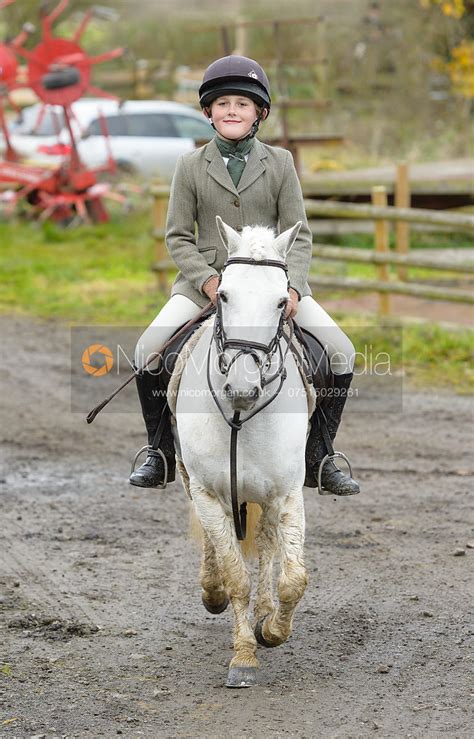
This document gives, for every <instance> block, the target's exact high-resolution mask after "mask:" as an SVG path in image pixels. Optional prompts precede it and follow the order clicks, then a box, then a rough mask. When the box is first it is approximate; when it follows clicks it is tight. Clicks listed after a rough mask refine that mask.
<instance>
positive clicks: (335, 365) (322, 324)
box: [295, 295, 355, 375]
mask: <svg viewBox="0 0 474 739" xmlns="http://www.w3.org/2000/svg"><path fill="white" fill-rule="evenodd" d="M295 320H296V321H297V323H298V324H299V325H300V326H301V328H305V329H306V330H307V331H309V332H310V334H313V336H315V337H316V338H317V339H318V341H320V342H321V344H322V345H323V346H324V348H325V349H326V351H327V353H328V356H329V361H330V364H331V370H332V372H333V374H335V375H346V374H348V373H349V372H352V371H353V369H354V360H355V348H354V345H353V343H352V341H351V340H350V339H349V337H348V336H346V334H345V333H344V331H343V330H342V329H341V328H339V326H338V325H337V323H336V322H335V321H333V320H332V318H331V316H330V315H329V314H328V313H326V311H325V310H324V308H322V307H321V306H320V305H319V303H317V302H316V301H315V300H314V299H313V298H312V297H311V295H306V296H305V297H304V298H301V300H300V302H299V305H298V313H297V314H296V316H295Z"/></svg>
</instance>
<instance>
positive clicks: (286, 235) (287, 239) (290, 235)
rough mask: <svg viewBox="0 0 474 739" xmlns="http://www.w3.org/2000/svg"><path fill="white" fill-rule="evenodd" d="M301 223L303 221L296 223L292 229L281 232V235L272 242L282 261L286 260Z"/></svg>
mask: <svg viewBox="0 0 474 739" xmlns="http://www.w3.org/2000/svg"><path fill="white" fill-rule="evenodd" d="M302 223H303V221H298V223H296V224H295V225H294V226H293V227H292V228H289V229H288V230H287V231H283V233H282V234H280V235H279V236H278V237H277V238H276V239H275V241H274V242H273V244H272V246H273V248H274V249H276V251H277V253H278V254H279V255H280V257H281V258H282V259H286V256H287V254H288V252H289V251H290V249H291V247H292V246H293V244H294V243H295V241H296V237H297V236H298V234H299V232H300V228H301V225H302Z"/></svg>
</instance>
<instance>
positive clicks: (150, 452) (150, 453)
mask: <svg viewBox="0 0 474 739" xmlns="http://www.w3.org/2000/svg"><path fill="white" fill-rule="evenodd" d="M143 452H146V453H147V457H161V459H162V461H163V466H164V479H163V482H162V483H160V484H159V485H156V489H158V490H164V489H165V487H166V486H167V484H168V461H167V459H166V457H165V455H164V454H163V452H162V451H161V449H153V448H152V447H151V446H150V445H149V444H145V446H142V448H141V449H139V450H138V452H137V453H136V454H135V457H134V459H133V462H132V468H131V470H130V474H131V475H133V473H134V472H135V466H136V464H137V459H138V458H139V456H140V455H141V454H143Z"/></svg>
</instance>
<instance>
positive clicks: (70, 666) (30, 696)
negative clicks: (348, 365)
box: [0, 318, 474, 738]
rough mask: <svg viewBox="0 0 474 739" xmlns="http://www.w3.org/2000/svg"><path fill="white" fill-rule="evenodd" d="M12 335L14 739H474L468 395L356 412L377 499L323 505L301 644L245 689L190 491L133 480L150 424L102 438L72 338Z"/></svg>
mask: <svg viewBox="0 0 474 739" xmlns="http://www.w3.org/2000/svg"><path fill="white" fill-rule="evenodd" d="M0 327H1V330H2V368H1V385H2V387H1V392H2V424H1V450H2V470H1V473H0V492H1V498H0V500H1V528H0V537H1V570H0V580H1V598H0V618H1V631H0V640H1V663H2V666H0V688H1V690H2V696H1V698H2V709H1V717H0V736H1V737H8V738H10V737H22V738H23V737H31V736H45V737H48V738H49V737H53V736H58V737H60V736H67V737H112V736H116V735H121V736H123V737H130V738H132V737H175V736H177V737H201V736H204V737H244V736H245V737H277V736H291V737H308V738H309V737H316V736H317V737H365V736H368V737H372V736H379V737H382V736H384V737H385V736H386V737H410V736H412V737H438V736H450V737H451V736H452V737H468V736H472V735H473V733H474V726H473V724H472V722H471V719H472V717H471V715H470V713H469V710H470V705H471V707H472V692H470V691H472V682H470V668H471V667H472V644H471V645H470V644H469V636H470V635H471V636H472V626H471V627H470V619H469V608H470V605H471V604H472V601H471V602H470V597H471V595H472V590H470V589H469V581H470V577H471V574H472V562H473V557H474V550H473V549H470V548H469V547H468V546H467V545H468V544H471V545H472V542H473V540H474V532H473V521H472V517H471V510H472V509H471V508H470V506H472V499H471V500H470V497H469V495H470V493H471V492H472V477H470V476H469V475H470V472H471V468H472V459H473V456H472V452H473V445H472V426H471V425H470V424H471V422H472V403H471V402H470V401H468V399H467V398H465V397H459V396H453V395H449V394H439V393H438V392H435V391H432V390H426V392H424V393H420V392H416V393H415V392H409V391H408V390H407V389H405V391H404V405H403V409H400V410H399V412H392V413H391V414H390V417H389V418H386V417H384V416H383V415H382V414H380V413H363V414H355V413H353V414H351V413H348V414H347V418H346V422H345V425H344V428H343V429H342V431H341V433H340V435H339V439H338V441H339V446H340V447H342V448H343V449H344V450H345V451H346V452H347V453H348V454H349V456H350V457H352V458H353V461H354V462H355V466H356V470H357V476H358V477H359V478H360V480H361V482H362V485H363V493H362V494H361V495H359V496H356V497H354V498H351V499H336V498H333V497H319V496H317V495H315V493H314V491H312V490H306V491H305V498H306V512H307V544H306V562H307V567H308V570H309V574H310V582H309V586H308V589H307V591H306V594H305V596H304V599H303V601H302V602H301V604H300V606H299V609H298V611H297V614H296V618H295V624H294V633H293V635H292V637H291V639H290V640H289V642H288V643H287V644H286V645H284V646H282V647H279V648H278V649H275V650H264V649H260V650H259V658H260V660H261V669H260V678H259V680H260V685H259V687H257V688H254V689H252V690H245V691H230V690H228V689H226V688H225V687H224V682H225V677H226V672H227V664H228V661H229V660H230V658H231V630H232V619H231V615H230V613H229V612H226V613H224V614H223V615H221V616H211V615H210V614H208V613H207V612H206V611H205V610H204V609H203V607H202V606H201V603H200V587H199V584H198V578H197V575H198V566H199V561H198V560H199V555H198V553H197V551H196V550H195V545H194V544H193V543H192V542H190V541H189V540H188V538H187V526H188V524H187V502H186V499H185V495H184V493H183V491H182V489H181V486H180V484H173V485H172V486H171V487H170V488H169V489H167V490H166V491H154V490H149V491H146V490H144V491H141V490H139V489H136V488H132V487H131V486H129V485H128V483H127V476H128V470H129V462H130V456H131V452H132V450H133V449H136V448H137V447H138V446H140V445H141V444H142V443H143V433H142V426H141V418H140V416H139V415H138V414H108V415H106V414H102V415H101V416H99V418H98V419H97V420H96V422H95V423H94V424H93V425H92V426H87V425H86V423H85V421H84V417H83V416H81V415H78V414H71V413H70V375H69V372H70V367H69V337H70V333H69V329H68V328H67V326H65V325H63V324H59V323H53V322H48V323H41V322H37V321H31V320H27V319H24V318H16V319H11V318H10V319H7V318H3V319H1V321H0ZM458 548H459V553H457V549H458ZM470 648H471V651H470ZM471 674H472V673H471Z"/></svg>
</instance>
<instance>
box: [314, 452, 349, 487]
mask: <svg viewBox="0 0 474 739" xmlns="http://www.w3.org/2000/svg"><path fill="white" fill-rule="evenodd" d="M336 458H340V459H343V460H344V462H345V463H346V464H347V466H348V467H349V475H350V477H352V465H351V463H350V462H349V459H348V458H347V457H346V455H345V454H344V452H336V451H334V452H333V453H332V454H326V456H325V457H323V459H322V460H321V462H320V464H319V470H318V493H319V495H331V493H328V492H327V491H325V490H323V488H322V486H321V478H322V475H323V467H324V465H325V464H327V463H328V462H333V461H334V459H336Z"/></svg>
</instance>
